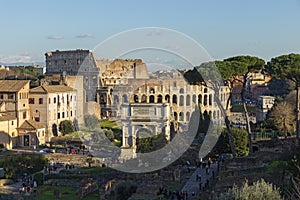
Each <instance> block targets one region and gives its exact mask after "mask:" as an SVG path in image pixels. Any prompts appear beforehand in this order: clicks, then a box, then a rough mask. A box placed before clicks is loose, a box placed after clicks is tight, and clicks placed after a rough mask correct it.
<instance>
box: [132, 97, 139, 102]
mask: <svg viewBox="0 0 300 200" xmlns="http://www.w3.org/2000/svg"><path fill="white" fill-rule="evenodd" d="M133 101H134V103H138V102H139V96H138V95H134V97H133Z"/></svg>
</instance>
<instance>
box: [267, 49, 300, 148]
mask: <svg viewBox="0 0 300 200" xmlns="http://www.w3.org/2000/svg"><path fill="white" fill-rule="evenodd" d="M265 70H266V72H267V73H268V74H269V75H271V76H272V77H274V78H277V79H282V78H283V79H288V80H290V81H292V82H293V83H294V86H295V90H296V105H295V107H296V113H295V115H296V116H295V119H296V143H297V144H298V141H299V86H300V54H288V55H281V56H278V57H275V58H272V59H271V61H270V62H268V63H267V65H266V66H265Z"/></svg>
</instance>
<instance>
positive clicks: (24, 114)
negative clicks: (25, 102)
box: [23, 111, 27, 119]
mask: <svg viewBox="0 0 300 200" xmlns="http://www.w3.org/2000/svg"><path fill="white" fill-rule="evenodd" d="M26 118H27V112H26V111H24V112H23V119H26Z"/></svg>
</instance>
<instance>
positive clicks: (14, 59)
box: [0, 55, 42, 64]
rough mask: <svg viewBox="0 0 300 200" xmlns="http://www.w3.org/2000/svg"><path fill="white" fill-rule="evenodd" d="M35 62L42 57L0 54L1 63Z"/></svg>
mask: <svg viewBox="0 0 300 200" xmlns="http://www.w3.org/2000/svg"><path fill="white" fill-rule="evenodd" d="M36 62H42V59H41V58H39V57H32V56H30V55H0V63H2V64H10V63H36Z"/></svg>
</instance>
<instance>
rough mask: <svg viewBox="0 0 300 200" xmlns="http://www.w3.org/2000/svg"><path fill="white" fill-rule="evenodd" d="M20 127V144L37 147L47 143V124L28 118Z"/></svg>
mask: <svg viewBox="0 0 300 200" xmlns="http://www.w3.org/2000/svg"><path fill="white" fill-rule="evenodd" d="M17 129H18V132H19V142H20V146H23V147H37V146H38V145H40V144H45V143H46V137H45V136H46V134H45V133H46V130H45V126H43V125H42V124H40V123H37V122H35V121H33V120H26V121H25V122H24V123H23V124H22V125H21V126H20V127H19V128H17Z"/></svg>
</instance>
